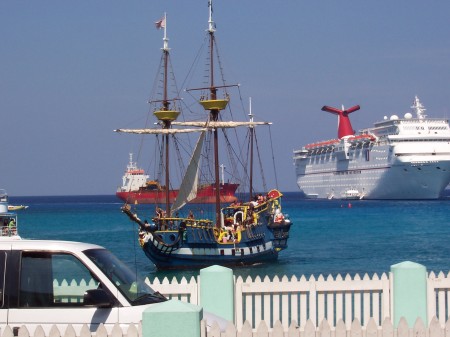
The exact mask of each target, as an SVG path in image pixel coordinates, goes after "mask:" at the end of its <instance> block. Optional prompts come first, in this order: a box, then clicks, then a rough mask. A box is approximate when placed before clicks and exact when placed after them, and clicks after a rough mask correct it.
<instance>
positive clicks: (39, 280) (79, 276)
mask: <svg viewBox="0 0 450 337" xmlns="http://www.w3.org/2000/svg"><path fill="white" fill-rule="evenodd" d="M98 286H99V281H98V280H97V279H96V278H95V277H94V276H93V275H92V274H91V273H90V271H89V270H88V269H87V268H86V266H85V265H84V264H82V263H81V262H80V261H79V260H78V259H77V258H76V257H74V256H73V255H70V254H64V253H48V252H23V253H22V265H21V271H20V291H19V307H35V308H36V307H59V306H64V307H66V306H83V295H84V293H85V291H86V290H88V289H97V288H98Z"/></svg>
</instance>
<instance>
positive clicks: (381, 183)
mask: <svg viewBox="0 0 450 337" xmlns="http://www.w3.org/2000/svg"><path fill="white" fill-rule="evenodd" d="M422 159H423V160H417V161H416V160H415V161H409V162H407V161H399V160H398V161H395V162H394V163H392V164H388V165H384V166H376V165H370V166H369V165H364V166H363V165H361V166H360V165H358V164H357V163H353V165H350V167H348V168H344V167H342V168H341V169H339V167H338V166H340V165H337V166H336V167H334V168H333V167H331V165H323V166H322V167H315V169H314V171H312V170H311V171H310V172H309V173H308V172H305V173H298V175H297V184H298V186H299V188H300V191H301V192H302V193H303V194H304V196H305V197H306V198H319V199H325V198H327V199H349V198H348V197H347V196H346V192H347V191H348V190H349V189H356V190H358V191H359V193H360V195H359V199H393V200H394V199H403V200H421V199H438V198H440V197H441V196H442V194H443V191H444V189H445V188H446V186H447V185H448V184H449V181H450V156H447V158H441V159H440V160H431V158H430V160H425V158H422ZM327 166H328V167H327ZM321 171H322V172H321Z"/></svg>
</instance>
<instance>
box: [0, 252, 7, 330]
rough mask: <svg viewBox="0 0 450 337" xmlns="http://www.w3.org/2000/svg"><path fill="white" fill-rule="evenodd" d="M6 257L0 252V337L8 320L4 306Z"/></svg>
mask: <svg viewBox="0 0 450 337" xmlns="http://www.w3.org/2000/svg"><path fill="white" fill-rule="evenodd" d="M6 256H7V255H6V252H5V251H0V335H2V334H3V329H4V328H5V326H6V322H7V318H8V307H7V306H6V304H5V270H6Z"/></svg>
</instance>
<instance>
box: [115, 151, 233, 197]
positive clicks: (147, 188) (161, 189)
mask: <svg viewBox="0 0 450 337" xmlns="http://www.w3.org/2000/svg"><path fill="white" fill-rule="evenodd" d="M238 187H239V184H233V183H229V182H225V179H224V173H223V166H222V180H221V183H220V185H219V188H220V199H221V201H222V202H233V201H235V200H237V196H236V190H237V188H238ZM214 188H215V186H214V185H213V184H202V185H200V186H199V187H198V191H197V195H196V197H195V198H194V199H193V200H191V203H196V204H208V203H214V202H215V200H216V199H215V193H214ZM178 192H179V190H178V189H170V190H169V202H170V203H173V202H174V201H175V200H176V198H177V195H178ZM165 195H166V186H163V185H161V184H160V182H159V181H158V180H156V179H155V180H151V179H150V176H149V175H148V174H146V173H145V170H144V169H142V168H139V167H138V166H137V163H136V162H134V161H133V154H132V153H130V161H129V163H128V165H127V168H126V170H125V173H124V175H123V177H122V186H120V187H119V188H118V189H117V191H116V196H117V197H118V198H119V199H121V200H123V201H125V202H128V203H139V204H158V203H162V202H164V198H165Z"/></svg>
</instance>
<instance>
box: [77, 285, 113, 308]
mask: <svg viewBox="0 0 450 337" xmlns="http://www.w3.org/2000/svg"><path fill="white" fill-rule="evenodd" d="M83 303H84V304H85V305H87V306H92V307H100V308H110V307H112V305H113V303H112V301H111V298H110V297H109V295H108V294H107V292H106V291H104V290H103V289H89V290H86V292H85V293H84V296H83Z"/></svg>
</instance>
